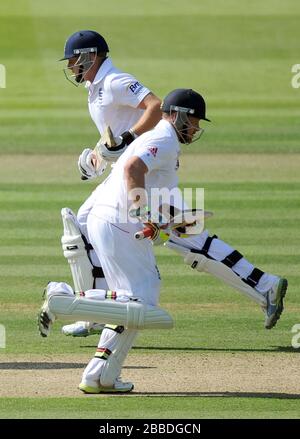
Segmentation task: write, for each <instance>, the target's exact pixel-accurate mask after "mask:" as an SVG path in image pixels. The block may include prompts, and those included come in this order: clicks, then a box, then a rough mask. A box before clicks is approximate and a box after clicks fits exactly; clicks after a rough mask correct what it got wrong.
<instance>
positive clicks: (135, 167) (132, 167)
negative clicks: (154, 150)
mask: <svg viewBox="0 0 300 439" xmlns="http://www.w3.org/2000/svg"><path fill="white" fill-rule="evenodd" d="M147 172H148V168H147V166H146V165H145V163H144V162H143V160H141V159H140V158H139V157H137V156H133V157H131V158H130V159H129V160H128V161H127V163H126V165H125V167H124V177H125V181H126V186H127V193H128V197H129V201H132V202H133V203H134V206H135V208H138V207H142V206H145V205H146V204H147V195H146V191H145V174H146V173H147Z"/></svg>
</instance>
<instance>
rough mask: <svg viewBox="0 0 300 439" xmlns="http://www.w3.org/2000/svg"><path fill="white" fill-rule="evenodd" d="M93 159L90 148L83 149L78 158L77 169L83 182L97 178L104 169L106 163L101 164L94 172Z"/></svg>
mask: <svg viewBox="0 0 300 439" xmlns="http://www.w3.org/2000/svg"><path fill="white" fill-rule="evenodd" d="M93 157H94V156H93V151H92V149H90V148H85V149H84V150H83V151H82V153H81V154H80V156H79V159H78V169H79V172H80V174H81V176H82V177H81V178H82V179H84V180H92V179H93V178H96V177H98V176H99V175H101V174H102V173H103V172H104V170H105V168H106V165H107V163H103V166H102V167H101V168H99V169H98V170H96V169H95V167H94V165H93V162H92V159H93Z"/></svg>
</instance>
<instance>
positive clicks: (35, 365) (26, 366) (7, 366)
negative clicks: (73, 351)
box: [0, 361, 156, 370]
mask: <svg viewBox="0 0 300 439" xmlns="http://www.w3.org/2000/svg"><path fill="white" fill-rule="evenodd" d="M85 367H86V363H48V362H45V363H43V362H34V361H24V362H21V361H20V362H11V363H8V362H7V363H0V370H32V369H39V370H47V369H52V370H53V369H84V368H85ZM124 368H125V369H156V368H155V367H153V366H125V367H124Z"/></svg>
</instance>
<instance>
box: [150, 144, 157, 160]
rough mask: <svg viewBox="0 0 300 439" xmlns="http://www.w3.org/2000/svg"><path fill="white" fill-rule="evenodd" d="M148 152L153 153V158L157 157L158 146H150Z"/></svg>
mask: <svg viewBox="0 0 300 439" xmlns="http://www.w3.org/2000/svg"><path fill="white" fill-rule="evenodd" d="M148 151H149V152H151V154H152V155H153V157H156V154H157V151H158V149H157V148H156V146H149V148H148Z"/></svg>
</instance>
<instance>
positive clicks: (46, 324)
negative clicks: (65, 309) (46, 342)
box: [37, 284, 55, 337]
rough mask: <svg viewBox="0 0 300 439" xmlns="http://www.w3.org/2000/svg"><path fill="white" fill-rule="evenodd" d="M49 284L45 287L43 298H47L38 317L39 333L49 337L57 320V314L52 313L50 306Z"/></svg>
mask: <svg viewBox="0 0 300 439" xmlns="http://www.w3.org/2000/svg"><path fill="white" fill-rule="evenodd" d="M48 286H49V284H48V285H47V287H46V288H45V289H44V292H43V298H44V299H45V300H44V303H43V305H42V307H41V309H40V312H39V313H38V318H37V321H38V328H39V333H40V335H41V336H42V337H48V335H49V333H50V330H51V326H52V323H53V322H54V320H55V315H54V314H52V312H50V310H49V306H48V302H49V298H48Z"/></svg>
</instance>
